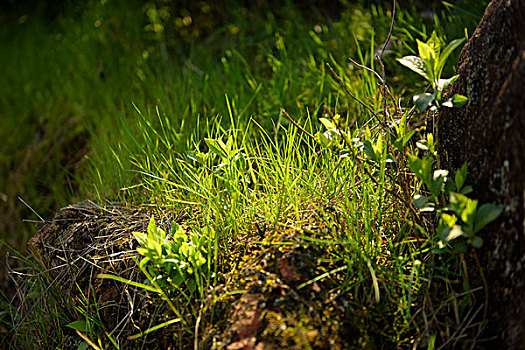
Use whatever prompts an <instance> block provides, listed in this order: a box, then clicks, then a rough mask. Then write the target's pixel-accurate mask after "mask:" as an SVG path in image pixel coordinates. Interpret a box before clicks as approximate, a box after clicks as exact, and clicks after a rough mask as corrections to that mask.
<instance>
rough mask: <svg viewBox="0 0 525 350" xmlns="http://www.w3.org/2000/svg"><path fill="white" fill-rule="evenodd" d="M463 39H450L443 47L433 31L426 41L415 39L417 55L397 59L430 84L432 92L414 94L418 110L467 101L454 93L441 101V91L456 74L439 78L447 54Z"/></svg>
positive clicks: (450, 82) (458, 105) (454, 105)
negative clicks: (446, 77)
mask: <svg viewBox="0 0 525 350" xmlns="http://www.w3.org/2000/svg"><path fill="white" fill-rule="evenodd" d="M464 40H465V39H456V40H453V41H451V42H450V43H449V44H448V45H447V46H446V47H444V48H443V45H442V42H441V40H440V39H439V38H438V36H437V34H436V32H435V31H434V32H433V33H432V35H431V36H430V38H429V39H428V40H427V42H422V41H420V40H418V39H417V40H416V41H417V47H418V52H419V56H405V57H402V58H399V59H398V62H399V63H401V64H402V65H404V66H405V67H407V68H409V69H411V70H412V71H414V72H416V73H417V74H419V75H421V76H422V77H424V78H425V79H426V80H427V81H429V82H430V83H431V84H432V89H433V92H432V93H429V92H424V93H420V94H417V95H414V97H413V100H414V106H415V107H416V108H417V110H418V111H419V112H424V111H426V110H427V109H428V108H430V110H432V111H433V110H436V109H438V108H440V107H441V106H445V107H460V106H462V105H464V104H465V103H467V101H468V98H467V97H465V96H463V95H459V94H455V95H454V96H452V97H451V98H449V99H447V100H446V101H442V98H443V92H444V91H445V90H446V89H447V87H448V86H449V85H450V84H452V83H453V82H454V81H456V79H457V78H458V76H453V77H452V78H448V79H441V73H442V72H443V68H444V67H445V62H446V60H447V58H448V56H449V55H450V54H451V53H452V52H453V51H454V50H455V49H456V48H457V47H458V46H459V45H461V44H462V43H463V42H464Z"/></svg>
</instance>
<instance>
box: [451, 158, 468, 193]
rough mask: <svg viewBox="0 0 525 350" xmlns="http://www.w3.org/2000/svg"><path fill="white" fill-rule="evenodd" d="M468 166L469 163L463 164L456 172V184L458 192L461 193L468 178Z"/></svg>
mask: <svg viewBox="0 0 525 350" xmlns="http://www.w3.org/2000/svg"><path fill="white" fill-rule="evenodd" d="M467 171H468V165H467V162H465V163H463V165H462V166H461V168H460V169H458V170H457V171H456V176H455V177H454V182H455V183H456V191H461V189H462V188H463V185H464V184H465V180H466V178H467Z"/></svg>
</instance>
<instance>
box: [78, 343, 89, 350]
mask: <svg viewBox="0 0 525 350" xmlns="http://www.w3.org/2000/svg"><path fill="white" fill-rule="evenodd" d="M90 348H91V345H89V343H88V342H87V341H83V342H82V343H80V344H79V345H78V348H77V350H87V349H90Z"/></svg>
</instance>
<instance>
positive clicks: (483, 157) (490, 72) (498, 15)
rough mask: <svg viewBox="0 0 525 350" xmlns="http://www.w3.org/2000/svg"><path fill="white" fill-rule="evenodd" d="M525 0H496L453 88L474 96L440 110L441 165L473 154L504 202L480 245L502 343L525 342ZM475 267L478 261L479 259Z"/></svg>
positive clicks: (485, 192) (494, 329)
mask: <svg viewBox="0 0 525 350" xmlns="http://www.w3.org/2000/svg"><path fill="white" fill-rule="evenodd" d="M524 39H525V6H524V4H523V1H520V0H494V1H492V2H491V3H490V4H489V6H488V7H487V9H486V11H485V14H484V16H483V18H482V20H481V22H480V24H479V25H478V27H477V29H476V31H475V32H474V34H473V36H472V38H471V39H470V40H469V42H468V43H467V44H466V45H465V47H464V48H463V50H462V52H461V55H460V58H459V63H458V68H457V71H456V74H458V75H459V78H458V80H457V81H456V82H455V83H454V85H453V86H452V87H450V88H449V89H448V91H447V95H448V96H452V95H453V94H455V93H459V94H463V95H466V96H468V97H469V102H468V104H467V105H466V106H464V107H463V108H457V109H444V110H442V111H440V112H439V113H438V115H437V120H438V140H439V148H438V154H439V160H440V164H439V166H440V168H444V169H451V170H454V169H458V168H459V167H461V165H462V164H463V162H465V161H467V162H468V166H469V175H468V179H467V182H468V183H470V184H473V186H474V189H475V194H476V196H477V197H478V199H479V200H480V201H481V202H492V203H498V204H501V205H503V206H504V211H503V214H502V216H501V217H500V219H499V220H498V221H497V222H496V223H494V224H492V225H490V226H489V227H488V228H487V229H486V230H484V231H483V232H482V233H481V236H482V237H483V239H484V242H485V243H484V246H483V248H482V249H481V250H480V251H478V252H477V255H478V257H479V260H480V262H481V264H482V265H483V269H484V272H485V275H486V278H487V282H488V285H489V286H490V287H489V289H490V290H489V299H488V300H489V307H488V315H487V318H488V321H489V324H488V327H487V328H486V331H485V333H486V334H484V336H482V337H487V336H497V340H495V341H496V342H497V343H495V344H498V348H501V347H500V346H502V345H503V344H504V347H505V348H507V349H518V348H522V347H523V343H524V342H525V302H524V300H525V266H524V265H525V234H524V231H525V220H524V219H525V215H524V198H525V165H524V163H523V160H524V156H523V152H524V150H525V97H524V94H523V90H521V89H522V88H523V87H524V86H523V85H522V84H525V40H524ZM472 269H476V267H475V264H472Z"/></svg>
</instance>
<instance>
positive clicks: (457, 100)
mask: <svg viewBox="0 0 525 350" xmlns="http://www.w3.org/2000/svg"><path fill="white" fill-rule="evenodd" d="M467 102H468V97H466V96H463V95H460V94H455V95H454V96H452V97H451V98H449V99H448V100H446V101H445V102H443V106H445V107H449V108H452V107H461V106H463V105H464V104H465V103H467Z"/></svg>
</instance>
